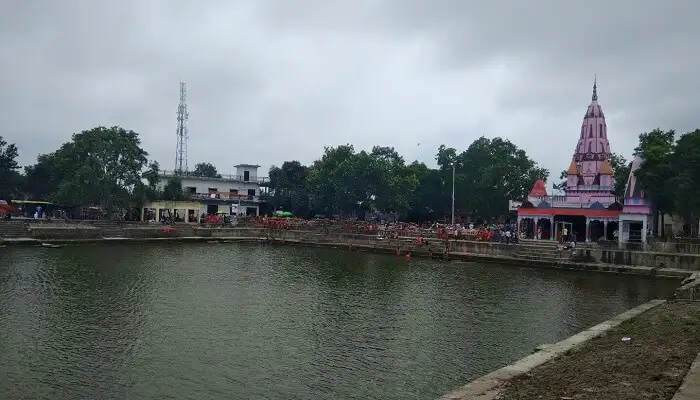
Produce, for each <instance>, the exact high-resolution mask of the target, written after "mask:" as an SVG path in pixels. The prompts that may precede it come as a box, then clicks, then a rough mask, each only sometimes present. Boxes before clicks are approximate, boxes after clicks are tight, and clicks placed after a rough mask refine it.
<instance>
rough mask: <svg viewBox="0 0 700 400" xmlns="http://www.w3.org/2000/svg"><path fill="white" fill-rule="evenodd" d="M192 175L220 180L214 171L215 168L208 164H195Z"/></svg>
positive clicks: (219, 175) (217, 173) (217, 172)
mask: <svg viewBox="0 0 700 400" xmlns="http://www.w3.org/2000/svg"><path fill="white" fill-rule="evenodd" d="M192 175H194V176H201V177H203V178H221V174H219V171H217V170H216V167H215V166H214V165H213V164H211V163H208V162H201V163H197V164H196V165H195V166H194V171H192Z"/></svg>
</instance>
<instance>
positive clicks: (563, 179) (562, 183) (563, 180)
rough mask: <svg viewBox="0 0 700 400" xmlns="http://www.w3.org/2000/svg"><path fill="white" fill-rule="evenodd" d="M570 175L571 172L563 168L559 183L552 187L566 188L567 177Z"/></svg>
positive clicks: (557, 188) (556, 188)
mask: <svg viewBox="0 0 700 400" xmlns="http://www.w3.org/2000/svg"><path fill="white" fill-rule="evenodd" d="M568 176H569V174H568V173H567V172H566V170H562V171H561V172H560V173H559V183H554V184H552V188H553V189H555V190H566V178H567V177H568Z"/></svg>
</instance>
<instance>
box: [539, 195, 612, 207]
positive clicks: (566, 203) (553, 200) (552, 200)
mask: <svg viewBox="0 0 700 400" xmlns="http://www.w3.org/2000/svg"><path fill="white" fill-rule="evenodd" d="M577 199H578V196H573V197H572V196H569V197H567V196H545V197H530V198H529V199H528V200H530V201H531V202H532V203H533V204H535V206H537V204H539V202H540V201H546V202H547V203H549V205H550V207H553V208H589V207H590V206H591V204H592V203H595V202H598V203H600V204H601V205H602V206H603V207H608V206H610V205H611V204H613V203H615V201H617V199H616V198H615V196H613V195H610V196H608V197H605V198H595V199H594V200H593V201H591V204H587V203H581V202H579V201H577Z"/></svg>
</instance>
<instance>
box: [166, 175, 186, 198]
mask: <svg viewBox="0 0 700 400" xmlns="http://www.w3.org/2000/svg"><path fill="white" fill-rule="evenodd" d="M184 198H185V194H184V192H183V190H182V179H180V177H179V176H174V177H172V178H170V179H168V181H167V182H166V183H165V186H164V187H163V200H172V201H179V200H184Z"/></svg>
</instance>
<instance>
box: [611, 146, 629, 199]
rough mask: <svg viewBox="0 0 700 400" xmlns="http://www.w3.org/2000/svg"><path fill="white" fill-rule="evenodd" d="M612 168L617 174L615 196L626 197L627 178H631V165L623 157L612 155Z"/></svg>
mask: <svg viewBox="0 0 700 400" xmlns="http://www.w3.org/2000/svg"><path fill="white" fill-rule="evenodd" d="M610 166H611V167H612V169H613V171H614V172H615V175H614V176H613V178H614V179H615V186H613V194H614V195H615V196H624V194H625V186H627V178H629V175H630V164H629V163H628V162H627V160H626V159H625V157H623V156H622V155H620V154H618V153H612V155H611V156H610Z"/></svg>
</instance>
